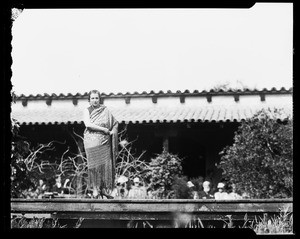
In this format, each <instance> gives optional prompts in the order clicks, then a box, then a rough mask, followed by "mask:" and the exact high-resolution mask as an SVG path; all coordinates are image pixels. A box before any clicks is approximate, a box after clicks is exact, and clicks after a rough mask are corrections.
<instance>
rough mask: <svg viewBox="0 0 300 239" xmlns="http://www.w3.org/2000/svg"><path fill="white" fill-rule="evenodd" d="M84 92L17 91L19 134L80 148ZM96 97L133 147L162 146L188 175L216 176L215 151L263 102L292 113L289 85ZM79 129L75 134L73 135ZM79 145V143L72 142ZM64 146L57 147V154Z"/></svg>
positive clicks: (152, 149) (149, 153)
mask: <svg viewBox="0 0 300 239" xmlns="http://www.w3.org/2000/svg"><path fill="white" fill-rule="evenodd" d="M87 97H88V93H84V94H80V93H77V94H75V95H73V94H67V95H64V94H60V95H55V94H51V95H48V94H44V95H29V96H25V95H20V96H17V97H16V103H15V104H13V105H12V114H11V116H12V117H13V118H15V119H17V120H18V121H19V122H20V124H21V128H20V134H21V135H22V136H24V137H26V138H27V139H29V141H30V142H32V143H33V144H35V143H37V142H39V143H47V142H49V141H52V140H57V141H61V142H63V141H66V142H67V144H68V145H69V146H70V147H71V149H72V150H73V151H76V150H79V149H81V150H82V149H83V145H82V140H81V139H80V137H79V136H82V135H83V131H84V124H83V121H82V120H83V109H84V108H86V107H88V106H89V103H88V100H87ZM101 101H102V103H103V104H105V105H106V106H107V107H108V108H109V110H110V111H111V112H112V114H113V115H114V116H115V117H116V119H117V120H118V121H119V123H120V125H119V131H121V130H122V129H124V128H125V127H126V129H127V135H128V138H129V139H130V140H135V139H137V140H136V141H135V142H134V146H135V148H136V153H137V154H140V153H141V152H142V151H146V153H145V154H144V159H145V160H149V159H150V158H151V157H155V155H156V154H159V153H161V152H162V150H163V148H164V149H166V150H167V151H169V152H171V153H173V154H177V155H178V156H179V157H181V158H184V160H183V170H184V173H185V174H186V175H187V176H188V177H190V178H193V177H198V176H203V177H211V178H212V180H213V181H214V180H215V181H218V180H219V179H220V177H221V172H220V171H218V170H217V168H216V164H217V163H218V162H219V160H220V156H219V152H220V151H222V149H223V148H224V147H225V146H227V145H230V144H232V142H233V136H234V132H235V131H236V129H237V128H238V126H239V124H240V122H241V121H242V120H245V119H247V118H249V117H252V116H253V115H254V114H255V113H256V112H257V111H258V110H260V109H263V108H282V109H283V112H284V114H283V115H282V116H281V118H280V119H278V120H284V119H285V118H286V117H287V116H292V113H293V112H292V110H293V108H292V107H293V101H292V88H291V89H285V88H281V89H275V88H272V89H262V90H248V89H244V90H226V91H224V90H211V91H202V92H199V91H197V90H196V91H193V92H190V91H188V90H186V91H183V92H181V91H177V92H171V91H167V92H163V91H159V92H153V91H150V92H141V93H138V92H134V93H118V94H113V93H110V94H104V93H103V94H101ZM77 135H78V136H77ZM77 146H79V147H77ZM63 151H64V149H63V148H62V149H59V148H57V152H56V153H57V154H61V153H63Z"/></svg>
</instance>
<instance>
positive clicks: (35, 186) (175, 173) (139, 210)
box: [9, 2, 295, 235]
mask: <svg viewBox="0 0 300 239" xmlns="http://www.w3.org/2000/svg"><path fill="white" fill-rule="evenodd" d="M293 7H294V5H293V3H292V2H291V3H286V2H274V3H272V2H265V3H263V2H259V3H255V4H253V6H251V7H244V8H242V7H241V8H238V7H237V8H234V7H232V8H230V7H227V8H217V7H215V8H213V7H212V8H200V7H199V8H180V7H178V8H167V7H163V8H147V7H145V8H130V7H128V8H109V7H107V8H101V7H99V8H26V7H25V8H23V9H21V8H17V7H15V8H12V9H11V16H12V23H11V35H12V39H11V47H12V49H11V59H12V63H11V74H12V75H11V85H12V88H11V91H10V92H11V97H12V101H11V112H10V119H11V134H12V140H11V147H10V151H11V152H10V155H11V159H10V162H9V164H10V172H9V174H10V176H9V180H10V181H9V184H10V190H9V191H10V197H9V201H10V228H11V229H15V228H48V229H51V228H55V229H57V228H71V229H74V230H78V229H79V228H153V229H154V228H197V229H199V230H200V231H201V229H207V228H209V229H214V228H215V229H220V228H221V229H227V228H230V229H232V228H234V229H241V230H244V229H245V230H249V231H250V232H253V234H256V235H294V234H295V228H294V226H293V191H294V190H293V189H294V187H293V178H294V175H293V56H294V43H293V38H294V35H293V34H294V31H293V27H294V22H293V17H294V16H293V11H294V9H293ZM175 230H176V229H175Z"/></svg>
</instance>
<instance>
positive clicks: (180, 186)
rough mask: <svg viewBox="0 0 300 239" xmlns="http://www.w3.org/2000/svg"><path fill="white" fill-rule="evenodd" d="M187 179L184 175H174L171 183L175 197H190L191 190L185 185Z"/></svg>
mask: <svg viewBox="0 0 300 239" xmlns="http://www.w3.org/2000/svg"><path fill="white" fill-rule="evenodd" d="M187 182H188V179H187V177H186V176H182V177H178V176H176V177H174V182H173V184H172V190H173V191H174V197H175V198H181V199H188V198H192V195H191V190H190V188H189V187H188V186H187Z"/></svg>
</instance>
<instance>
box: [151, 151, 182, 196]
mask: <svg viewBox="0 0 300 239" xmlns="http://www.w3.org/2000/svg"><path fill="white" fill-rule="evenodd" d="M181 163H182V159H180V158H179V157H178V156H177V155H173V154H171V153H169V152H166V151H163V152H162V153H161V154H159V155H157V157H156V158H154V159H151V162H150V163H149V165H148V166H147V169H148V170H147V173H145V179H146V180H147V181H148V186H149V188H150V189H151V190H152V192H153V193H154V194H156V193H157V195H158V196H157V197H158V198H172V197H174V190H173V189H172V185H173V183H174V179H175V178H176V177H181V176H182V175H183V172H182V166H181Z"/></svg>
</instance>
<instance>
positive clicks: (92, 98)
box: [88, 90, 100, 106]
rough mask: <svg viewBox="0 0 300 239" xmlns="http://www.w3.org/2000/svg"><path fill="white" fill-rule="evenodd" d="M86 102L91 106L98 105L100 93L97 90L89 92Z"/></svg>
mask: <svg viewBox="0 0 300 239" xmlns="http://www.w3.org/2000/svg"><path fill="white" fill-rule="evenodd" d="M88 101H89V102H90V104H91V105H93V106H98V105H99V104H100V92H99V91H98V90H91V91H90V92H89V94H88Z"/></svg>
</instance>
